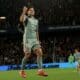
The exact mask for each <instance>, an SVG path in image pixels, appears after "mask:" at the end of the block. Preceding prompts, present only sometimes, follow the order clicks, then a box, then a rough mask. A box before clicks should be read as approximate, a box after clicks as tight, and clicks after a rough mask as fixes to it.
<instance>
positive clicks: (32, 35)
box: [19, 7, 48, 78]
mask: <svg viewBox="0 0 80 80" xmlns="http://www.w3.org/2000/svg"><path fill="white" fill-rule="evenodd" d="M34 16H35V10H34V7H28V8H27V7H24V8H23V12H22V14H21V16H20V22H22V23H23V25H24V35H23V50H24V53H25V54H24V57H23V59H22V66H21V70H20V72H19V74H20V76H21V77H23V78H25V77H26V73H25V71H24V68H25V65H26V62H27V60H28V59H29V57H30V55H31V51H33V52H34V53H35V54H36V56H37V64H38V71H37V74H38V75H40V76H48V74H47V73H46V72H45V71H44V70H43V69H42V55H43V54H42V49H41V46H40V43H39V35H38V20H37V19H36V18H35V17H34Z"/></svg>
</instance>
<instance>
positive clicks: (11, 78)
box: [0, 68, 80, 80]
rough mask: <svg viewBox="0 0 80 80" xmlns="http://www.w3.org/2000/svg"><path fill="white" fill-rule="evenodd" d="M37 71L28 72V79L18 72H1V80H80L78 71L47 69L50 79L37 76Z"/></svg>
mask: <svg viewBox="0 0 80 80" xmlns="http://www.w3.org/2000/svg"><path fill="white" fill-rule="evenodd" d="M36 71H37V70H36V69H32V70H26V72H27V78H25V79H23V78H21V77H20V76H19V74H18V72H19V71H18V70H11V71H0V80H80V73H78V72H77V71H76V69H54V68H53V69H45V71H47V72H48V75H49V76H48V77H40V76H37V75H36Z"/></svg>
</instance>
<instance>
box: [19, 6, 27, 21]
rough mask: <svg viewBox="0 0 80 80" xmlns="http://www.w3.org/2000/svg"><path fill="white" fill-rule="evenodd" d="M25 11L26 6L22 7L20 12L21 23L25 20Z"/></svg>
mask: <svg viewBox="0 0 80 80" xmlns="http://www.w3.org/2000/svg"><path fill="white" fill-rule="evenodd" d="M26 13H27V7H24V8H23V12H22V14H21V16H20V22H22V23H23V22H24V21H25V19H26V18H27V16H26Z"/></svg>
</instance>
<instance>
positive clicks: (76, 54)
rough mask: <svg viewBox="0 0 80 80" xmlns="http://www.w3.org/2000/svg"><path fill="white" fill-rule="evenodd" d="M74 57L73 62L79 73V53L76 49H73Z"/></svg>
mask: <svg viewBox="0 0 80 80" xmlns="http://www.w3.org/2000/svg"><path fill="white" fill-rule="evenodd" d="M74 57H75V61H77V71H78V72H79V71H80V52H79V51H78V49H75V53H74Z"/></svg>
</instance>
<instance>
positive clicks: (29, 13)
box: [28, 8, 35, 16]
mask: <svg viewBox="0 0 80 80" xmlns="http://www.w3.org/2000/svg"><path fill="white" fill-rule="evenodd" d="M34 15H35V10H34V8H30V9H29V10H28V16H34Z"/></svg>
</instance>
